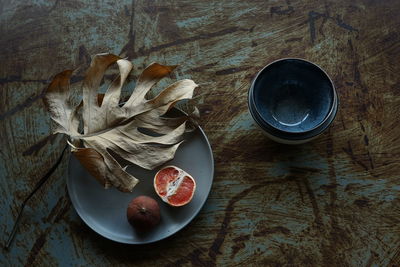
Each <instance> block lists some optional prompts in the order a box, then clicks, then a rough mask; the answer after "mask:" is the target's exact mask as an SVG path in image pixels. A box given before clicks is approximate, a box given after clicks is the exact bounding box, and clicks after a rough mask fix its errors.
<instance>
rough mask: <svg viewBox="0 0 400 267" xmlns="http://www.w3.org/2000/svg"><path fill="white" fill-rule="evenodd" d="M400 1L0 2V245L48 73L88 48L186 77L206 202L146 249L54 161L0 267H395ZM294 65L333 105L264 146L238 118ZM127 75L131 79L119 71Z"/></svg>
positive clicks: (54, 153) (56, 149) (52, 154)
mask: <svg viewBox="0 0 400 267" xmlns="http://www.w3.org/2000/svg"><path fill="white" fill-rule="evenodd" d="M399 12H400V2H399V1H397V0H387V1H378V0H375V1H374V0H355V1H345V0H336V1H333V0H326V1H316V0H304V1H300V0H290V1H289V0H286V1H283V0H275V1H248V2H246V1H191V0H185V1H161V0H160V1H132V2H131V1H82V2H80V1H59V0H57V1H50V0H37V1H11V0H1V1H0V59H1V67H0V142H1V143H0V144H1V148H0V183H1V186H0V194H1V198H0V207H1V213H0V218H1V220H0V241H1V242H3V243H4V242H5V241H6V239H7V237H8V234H9V233H10V231H11V229H12V225H13V223H14V220H15V219H16V216H17V212H18V208H19V206H20V204H21V202H22V200H23V199H24V198H25V197H26V195H27V194H28V193H29V192H30V190H31V189H32V188H33V186H34V185H35V183H36V182H37V181H38V179H40V177H42V176H43V175H44V173H45V172H46V171H47V170H48V169H49V168H50V166H52V164H54V163H55V161H56V159H57V158H58V156H59V154H60V153H61V150H62V148H63V147H64V140H63V139H62V138H61V137H53V136H50V135H49V133H50V120H49V118H48V114H47V113H46V111H45V109H44V106H43V103H42V101H41V99H42V96H43V93H42V92H43V89H44V88H45V87H46V86H47V84H48V83H49V79H50V78H51V77H52V76H53V75H54V74H56V73H58V72H60V71H62V70H64V69H66V68H71V67H75V66H79V65H87V64H88V63H89V62H90V57H91V55H94V54H96V53H100V52H112V53H116V54H121V55H124V56H126V57H128V58H129V59H131V60H132V61H133V63H134V65H135V67H136V70H135V72H134V75H137V73H139V72H140V70H142V69H143V67H144V66H146V65H147V64H149V63H151V62H153V61H157V62H160V63H167V64H180V67H179V69H178V70H177V71H176V73H175V75H174V76H173V77H172V78H174V79H175V78H184V77H185V78H192V79H193V80H195V81H196V82H197V83H198V84H200V85H201V86H200V88H199V90H198V92H197V94H198V95H201V96H200V97H199V100H198V106H199V109H200V111H201V114H202V118H201V121H200V124H201V126H202V127H203V128H204V129H205V132H206V133H207V135H208V137H209V139H210V142H211V144H212V147H213V150H214V157H215V167H216V168H215V179H214V184H213V187H212V191H211V194H210V197H209V199H208V201H207V202H206V205H205V206H204V208H203V209H202V211H201V212H200V214H199V215H198V216H197V217H196V218H195V219H194V220H193V221H192V222H191V223H190V224H189V225H188V226H187V227H186V228H184V229H183V230H182V231H180V232H179V233H177V234H176V235H174V236H172V237H171V238H168V239H167V240H164V241H161V242H159V243H155V244H151V245H146V246H127V245H121V244H117V243H114V242H111V241H108V240H106V239H104V238H102V237H100V236H99V235H97V234H96V233H95V232H93V231H91V230H90V229H89V228H88V227H87V226H86V225H85V224H84V223H83V222H82V221H81V220H80V219H79V217H78V215H77V214H76V212H75V210H74V209H73V207H72V205H71V202H70V200H69V197H68V192H67V190H66V185H65V176H66V168H67V164H68V163H67V162H68V157H69V155H67V156H66V157H65V158H64V160H63V163H62V164H61V165H60V166H59V167H58V169H57V171H56V172H55V173H54V174H53V175H52V177H51V179H50V180H49V181H48V183H47V184H46V185H45V186H44V187H43V188H42V189H41V190H40V191H39V192H38V193H37V194H36V195H35V197H34V198H33V199H32V200H31V201H30V203H29V205H28V206H27V208H26V210H25V213H24V216H23V218H22V222H21V225H20V229H19V231H18V235H17V236H16V238H15V240H14V243H13V245H12V247H11V249H10V250H9V251H7V250H4V249H3V250H2V252H1V254H0V265H1V266H21V265H26V266H55V265H61V266H77V265H78V266H80V265H85V266H86V265H98V266H102V265H115V266H122V265H138V266H160V265H169V266H181V265H200V266H202V265H203V266H213V265H218V266H223V265H232V266H233V265H240V266H243V265H245V264H246V265H250V266H254V265H256V266H257V265H258V266H398V265H400V223H399V221H400V198H399V197H400V126H399V121H400V119H399V116H400V83H399V73H400V64H399V62H400V42H399V40H400V39H399V38H400V17H399V15H398V14H399ZM282 57H301V58H305V59H308V60H310V61H312V62H315V63H317V64H319V65H320V66H321V67H322V68H324V69H325V70H326V71H327V72H328V73H329V75H330V76H331V77H332V79H333V81H334V83H335V85H336V87H337V90H338V94H339V97H340V111H339V113H338V116H337V118H336V120H335V122H334V124H333V125H332V127H330V129H329V131H327V132H326V133H324V134H323V135H322V136H321V137H319V138H318V139H316V140H315V141H313V142H311V143H308V144H305V145H301V146H283V145H279V144H276V143H273V142H272V141H269V140H268V139H266V138H265V137H264V136H263V134H262V132H261V131H260V130H259V129H258V128H257V127H256V125H255V123H254V122H253V120H252V119H251V116H250V114H249V112H248V110H247V104H246V101H247V89H248V87H249V85H250V82H251V79H252V78H253V77H254V75H255V74H256V73H257V71H258V70H260V69H261V68H262V67H263V66H264V65H265V64H267V63H269V62H271V61H273V60H276V59H279V58H282ZM135 77H137V76H135Z"/></svg>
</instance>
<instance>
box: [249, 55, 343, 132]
mask: <svg viewBox="0 0 400 267" xmlns="http://www.w3.org/2000/svg"><path fill="white" fill-rule="evenodd" d="M287 60H294V61H302V62H306V63H308V64H311V65H313V66H314V67H316V68H317V69H319V70H320V71H322V73H323V74H324V75H325V76H326V77H327V78H328V81H329V83H330V85H331V90H332V92H333V98H332V99H331V100H332V101H331V104H330V107H329V112H328V113H327V114H326V115H325V117H324V119H323V120H322V121H321V122H319V123H318V124H317V125H316V126H314V127H313V128H310V129H307V130H306V131H301V132H291V131H285V130H282V129H279V128H277V127H275V126H273V125H272V124H270V123H269V122H268V121H266V120H265V119H264V118H263V117H262V116H261V113H260V112H259V110H258V108H257V105H256V104H255V103H256V102H255V96H254V94H253V91H254V88H255V83H256V82H257V80H258V79H259V77H261V73H263V72H264V70H265V69H266V68H268V67H270V66H271V65H273V64H276V63H278V62H281V61H287ZM248 98H249V99H248V104H249V109H250V110H251V109H254V111H255V112H256V113H257V117H259V120H261V121H262V124H263V126H265V128H269V130H272V131H273V132H277V133H281V134H284V135H290V136H293V137H294V136H297V137H299V136H301V135H306V134H309V133H311V132H312V131H315V130H316V129H318V128H319V127H321V126H322V125H323V124H324V123H325V122H326V121H327V120H328V119H329V118H330V117H331V115H332V112H333V111H334V109H335V105H338V96H337V92H336V88H335V85H334V83H333V81H332V79H331V77H330V76H329V75H328V73H327V72H326V71H325V70H324V69H322V68H321V67H320V66H319V65H317V64H315V63H313V62H311V61H309V60H306V59H303V58H297V57H285V58H280V59H277V60H274V61H272V62H270V63H268V64H267V65H265V66H264V67H263V68H262V69H261V70H260V71H259V72H258V73H257V75H256V76H255V77H254V78H253V81H252V83H251V85H250V88H249V90H248ZM250 98H251V100H252V102H251V103H250ZM260 126H261V125H260ZM262 128H264V127H262ZM266 130H267V129H266ZM271 134H273V135H275V134H274V133H271Z"/></svg>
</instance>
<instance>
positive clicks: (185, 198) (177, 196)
mask: <svg viewBox="0 0 400 267" xmlns="http://www.w3.org/2000/svg"><path fill="white" fill-rule="evenodd" d="M154 189H155V190H156V193H157V194H158V195H159V196H160V197H161V199H162V200H163V201H164V202H166V203H168V204H170V205H171V206H175V207H178V206H183V205H185V204H187V203H189V202H190V201H191V200H192V198H193V195H194V191H195V190H196V182H195V180H194V179H193V177H192V176H191V175H190V174H188V173H187V172H185V171H184V170H182V169H180V168H178V167H176V166H167V167H164V168H163V169H161V170H160V171H158V172H157V174H156V175H155V177H154Z"/></svg>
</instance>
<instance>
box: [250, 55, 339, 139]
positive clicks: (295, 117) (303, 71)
mask: <svg viewBox="0 0 400 267" xmlns="http://www.w3.org/2000/svg"><path fill="white" fill-rule="evenodd" d="M337 108H338V98H337V94H336V90H335V88H334V85H333V83H332V81H331V79H330V78H329V77H328V75H327V74H326V73H325V72H324V71H323V70H322V69H321V68H320V67H318V66H317V65H315V64H313V63H311V62H308V61H306V60H302V59H295V58H288V59H281V60H278V61H275V62H273V63H271V64H269V65H267V66H266V67H265V68H264V69H262V70H261V71H260V72H259V73H258V74H257V76H256V77H255V79H254V81H253V83H252V85H251V87H250V90H249V110H250V112H251V114H252V116H253V118H254V119H255V121H256V122H257V123H258V124H259V126H260V127H261V128H262V129H264V131H265V132H266V133H267V134H268V135H269V136H270V137H271V138H272V139H274V140H275V141H278V142H282V143H293V144H294V143H304V142H307V141H309V140H311V139H312V138H313V137H315V136H317V135H319V134H321V133H322V132H323V131H324V130H325V129H326V128H328V126H329V125H330V124H331V123H332V121H333V120H334V118H335V116H336V113H337Z"/></svg>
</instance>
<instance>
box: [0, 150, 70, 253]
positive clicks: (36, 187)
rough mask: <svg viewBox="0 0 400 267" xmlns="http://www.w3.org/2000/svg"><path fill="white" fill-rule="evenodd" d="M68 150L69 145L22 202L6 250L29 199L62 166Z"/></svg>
mask: <svg viewBox="0 0 400 267" xmlns="http://www.w3.org/2000/svg"><path fill="white" fill-rule="evenodd" d="M67 148H68V144H67V145H66V146H65V147H64V149H63V151H62V152H61V155H60V156H59V158H58V160H57V162H56V163H55V164H54V165H53V166H52V167H51V168H50V170H49V171H48V172H47V173H46V174H45V175H44V176H43V177H42V178H41V179H40V180H39V181H38V182H37V184H36V185H35V188H34V189H33V190H32V192H31V193H30V194H29V195H28V197H27V198H26V199H25V200H24V202H22V205H21V208H20V210H19V212H18V216H17V219H16V220H15V222H14V226H13V229H12V231H11V234H10V236H9V237H8V240H7V243H6V244H5V246H4V248H5V249H8V248H9V247H10V246H11V243H12V241H13V239H14V237H15V234H16V232H17V230H18V225H19V222H20V220H21V217H22V212H23V211H24V208H25V205H26V203H27V202H28V201H29V199H30V198H31V197H32V196H33V195H34V194H35V193H36V192H37V191H38V190H39V189H40V188H41V187H42V185H43V184H44V183H45V182H46V181H47V180H48V179H49V178H50V176H51V175H52V174H53V172H54V171H55V170H56V169H57V167H58V165H60V163H61V161H62V158H63V156H64V153H65V150H66V149H67Z"/></svg>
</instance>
